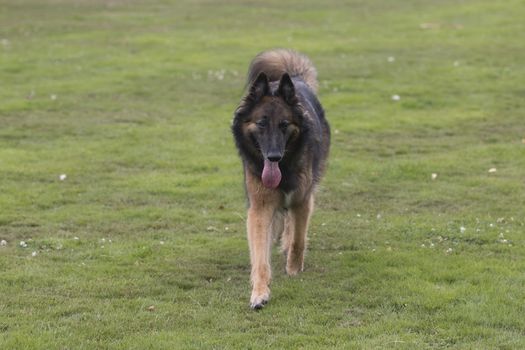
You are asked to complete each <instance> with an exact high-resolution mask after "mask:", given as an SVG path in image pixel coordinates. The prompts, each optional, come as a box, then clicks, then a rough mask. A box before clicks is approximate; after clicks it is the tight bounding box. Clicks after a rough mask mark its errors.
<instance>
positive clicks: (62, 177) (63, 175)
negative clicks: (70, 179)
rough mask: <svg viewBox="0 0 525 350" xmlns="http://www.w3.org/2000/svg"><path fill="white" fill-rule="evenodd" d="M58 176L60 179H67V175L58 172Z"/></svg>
mask: <svg viewBox="0 0 525 350" xmlns="http://www.w3.org/2000/svg"><path fill="white" fill-rule="evenodd" d="M58 178H59V179H60V181H64V180H65V179H67V175H66V174H60V175H59V176H58Z"/></svg>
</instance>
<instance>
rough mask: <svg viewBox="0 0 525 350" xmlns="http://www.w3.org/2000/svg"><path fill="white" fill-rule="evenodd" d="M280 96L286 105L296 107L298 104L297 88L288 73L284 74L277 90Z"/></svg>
mask: <svg viewBox="0 0 525 350" xmlns="http://www.w3.org/2000/svg"><path fill="white" fill-rule="evenodd" d="M277 93H278V94H279V96H281V97H282V98H283V99H284V101H285V102H286V103H288V104H289V105H295V104H296V103H297V96H296V95H295V87H294V85H293V81H292V78H290V76H289V75H288V73H284V74H283V76H282V77H281V81H280V82H279V88H278V90H277Z"/></svg>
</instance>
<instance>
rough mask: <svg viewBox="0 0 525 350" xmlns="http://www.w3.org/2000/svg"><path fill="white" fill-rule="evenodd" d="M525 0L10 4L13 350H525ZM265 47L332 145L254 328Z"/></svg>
mask: <svg viewBox="0 0 525 350" xmlns="http://www.w3.org/2000/svg"><path fill="white" fill-rule="evenodd" d="M522 5H523V3H522V2H521V1H518V0H512V1H505V2H497V1H488V0H486V1H468V0H467V1H461V2H458V1H437V0H436V1H387V0H377V1H358V0H353V1H323V2H319V1H317V2H316V1H290V2H283V1H273V0H272V1H265V2H264V4H260V5H257V4H256V3H247V2H244V1H228V2H224V3H223V4H219V2H206V1H175V0H173V1H171V0H167V1H160V0H158V1H157V0H155V1H140V0H134V1H102V0H98V1H87V0H86V1H84V0H81V1H66V0H56V1H50V0H49V1H35V0H33V1H31V0H24V1H18V0H16V1H15V0H8V1H3V2H2V5H1V7H0V239H3V240H5V241H7V245H6V246H2V247H0V298H1V299H0V348H2V349H95V348H100V349H161V348H164V349H201V348H209V349H267V348H276V349H282V348H289V349H300V348H303V349H324V348H339V349H347V348H362V349H438V348H456V349H495V348H499V349H520V348H525V334H524V333H523V332H524V329H525V318H524V317H523V315H524V314H525V307H524V302H523V301H524V300H525V275H524V273H523V271H525V226H524V225H525V182H524V181H525V141H523V139H525V99H524V96H525V88H524V87H523V82H524V81H525V66H524V64H523V63H524V61H525V46H524V45H523V43H524V42H525V22H524V21H523V18H525V8H524V7H523V6H522ZM272 47H291V48H294V49H297V50H299V51H301V52H304V53H306V54H307V55H309V56H310V58H311V59H312V60H313V61H314V63H315V64H316V66H317V69H318V71H319V77H320V86H321V89H320V99H321V101H322V103H323V104H324V106H325V109H326V113H327V116H328V118H329V120H330V123H331V125H332V131H333V143H332V154H331V158H330V165H329V170H328V173H327V175H326V178H325V179H324V181H323V184H322V187H321V189H320V192H319V195H318V199H317V210H316V212H315V214H314V217H313V221H312V224H311V229H310V235H309V237H310V241H309V252H308V256H307V258H306V271H305V272H304V273H303V274H302V275H300V276H299V277H297V278H293V279H292V278H288V277H286V276H285V275H284V273H283V270H284V265H283V259H282V257H281V256H280V255H279V254H278V253H277V251H275V255H274V257H273V270H274V282H273V284H272V300H271V302H270V304H269V305H268V307H267V308H265V309H264V310H263V311H262V312H253V311H251V310H250V309H249V307H248V299H249V293H250V286H249V257H248V249H247V243H246V239H245V199H244V192H243V186H242V173H241V165H240V161H239V159H238V157H237V154H236V150H235V148H234V144H233V141H232V137H231V135H230V131H229V125H230V120H231V118H232V113H233V110H234V109H235V107H236V106H237V103H238V101H239V99H240V97H241V94H242V90H243V85H244V79H245V72H246V69H247V65H248V63H249V61H250V59H251V58H252V57H253V56H254V55H255V54H256V53H258V52H259V51H261V50H263V49H267V48H272ZM389 57H393V58H394V61H393V62H389V61H388V58H389ZM395 94H397V95H399V96H400V100H399V101H397V102H396V101H393V100H392V99H391V96H392V95H395ZM490 168H496V169H497V171H496V172H491V173H489V172H488V170H489V169H490ZM432 173H436V174H437V178H436V179H435V180H432V179H431V174H432ZM60 174H67V178H66V179H65V180H64V181H60V180H59V175H60ZM20 241H25V242H26V243H27V247H25V248H24V247H21V246H20ZM33 252H34V255H35V256H33ZM151 306H153V307H154V309H153V310H149V308H150V307H151Z"/></svg>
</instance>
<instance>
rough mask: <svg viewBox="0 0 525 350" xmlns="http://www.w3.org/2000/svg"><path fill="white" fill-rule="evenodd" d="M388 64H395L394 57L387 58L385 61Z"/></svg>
mask: <svg viewBox="0 0 525 350" xmlns="http://www.w3.org/2000/svg"><path fill="white" fill-rule="evenodd" d="M386 60H387V61H388V62H389V63H392V62H395V60H396V58H395V57H394V56H389V57H388V58H387V59H386Z"/></svg>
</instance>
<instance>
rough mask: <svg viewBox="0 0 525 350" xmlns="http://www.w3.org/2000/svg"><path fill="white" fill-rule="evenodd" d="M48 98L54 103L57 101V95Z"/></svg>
mask: <svg viewBox="0 0 525 350" xmlns="http://www.w3.org/2000/svg"><path fill="white" fill-rule="evenodd" d="M49 98H51V100H53V101H55V100H56V99H57V95H55V94H53V95H51V96H49Z"/></svg>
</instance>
